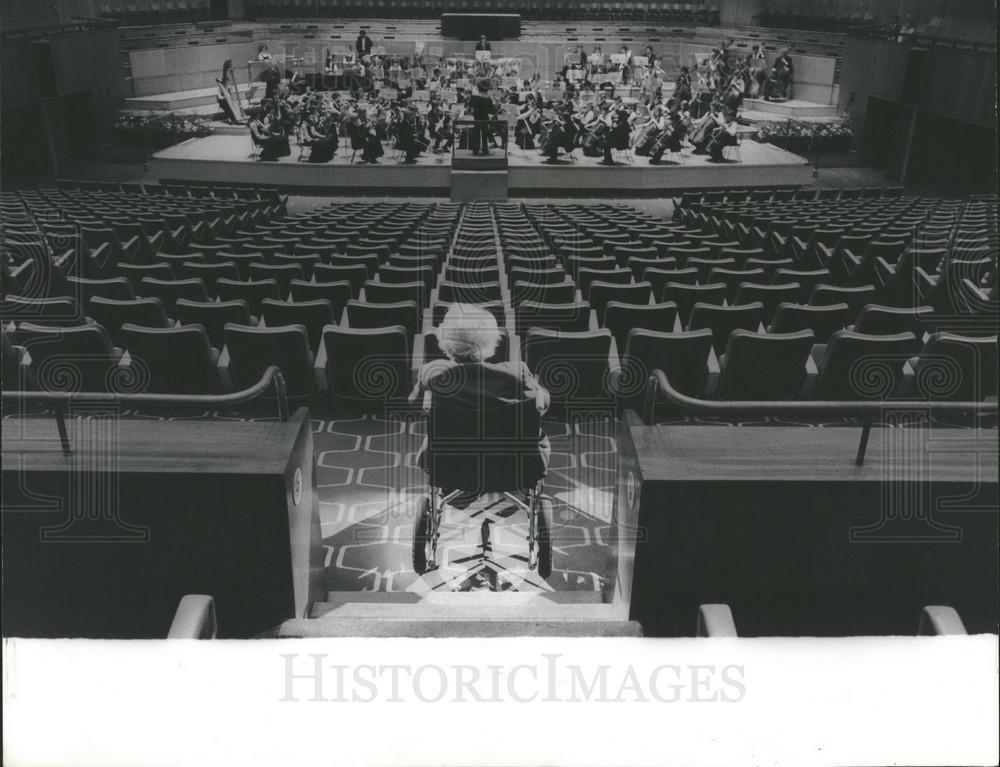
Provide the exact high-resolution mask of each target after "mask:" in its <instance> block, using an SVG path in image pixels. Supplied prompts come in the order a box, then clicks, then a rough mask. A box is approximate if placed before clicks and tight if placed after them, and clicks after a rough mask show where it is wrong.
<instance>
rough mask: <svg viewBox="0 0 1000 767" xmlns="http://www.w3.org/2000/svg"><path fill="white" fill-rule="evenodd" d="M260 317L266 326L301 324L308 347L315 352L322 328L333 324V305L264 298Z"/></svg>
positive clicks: (320, 301) (322, 302)
mask: <svg viewBox="0 0 1000 767" xmlns="http://www.w3.org/2000/svg"><path fill="white" fill-rule="evenodd" d="M260 307H261V308H260V312H261V318H262V319H263V320H264V324H265V326H267V327H281V326H283V325H301V326H302V327H304V328H305V329H306V334H307V335H308V337H309V348H310V349H311V350H312V351H313V352H314V353H315V352H316V351H318V349H319V344H320V341H321V340H322V337H323V328H325V327H326V326H327V325H333V324H335V323H334V316H333V306H332V305H331V304H330V302H329V301H327V300H325V299H320V300H316V301H298V302H294V303H291V302H288V301H276V300H275V299H273V298H265V299H264V300H263V301H261V304H260Z"/></svg>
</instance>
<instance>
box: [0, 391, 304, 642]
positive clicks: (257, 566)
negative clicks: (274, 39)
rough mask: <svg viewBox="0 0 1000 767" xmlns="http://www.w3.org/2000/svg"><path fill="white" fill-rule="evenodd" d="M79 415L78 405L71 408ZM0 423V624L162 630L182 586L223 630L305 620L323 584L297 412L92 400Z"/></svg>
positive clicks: (30, 632) (56, 632) (119, 632)
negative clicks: (137, 407)
mask: <svg viewBox="0 0 1000 767" xmlns="http://www.w3.org/2000/svg"><path fill="white" fill-rule="evenodd" d="M78 414H82V413H78ZM87 414H89V415H90V416H91V417H90V418H74V419H71V420H69V422H68V426H69V436H70V441H71V444H72V447H73V452H72V453H71V454H70V455H64V454H63V453H62V451H61V449H60V445H59V441H58V438H57V433H56V424H55V422H54V421H53V420H52V419H51V418H26V419H21V420H16V419H15V420H8V421H6V422H5V428H4V433H3V486H4V509H3V513H4V541H3V558H4V582H3V596H4V633H5V634H6V635H8V636H21V637H93V638H155V637H163V636H166V632H167V630H168V628H169V626H170V621H171V618H172V616H173V611H174V608H175V607H176V606H177V602H178V600H179V599H180V597H181V596H183V595H184V594H188V593H200V594H211V595H213V596H214V597H215V599H216V602H217V607H218V612H219V615H220V636H222V637H231V638H246V637H253V636H256V635H258V634H260V633H262V632H267V631H269V630H270V629H272V628H274V627H276V626H277V625H278V624H280V623H281V622H282V621H284V620H286V619H289V618H295V617H299V618H301V617H305V615H306V613H307V610H308V606H309V605H310V604H311V603H312V602H313V601H315V600H317V599H318V598H320V597H322V596H323V591H322V588H323V581H322V577H323V575H322V573H323V571H322V545H321V540H320V532H319V516H318V502H317V498H316V492H315V478H314V472H313V445H312V433H311V429H310V421H309V414H308V411H307V410H305V409H301V410H299V411H298V412H296V413H295V414H294V415H293V416H292V418H291V419H290V420H289V421H288V422H287V423H280V422H255V423H243V422H222V421H158V420H148V419H134V418H118V417H116V416H115V415H114V414H113V413H111V414H108V413H105V412H98V411H91V412H89V413H87Z"/></svg>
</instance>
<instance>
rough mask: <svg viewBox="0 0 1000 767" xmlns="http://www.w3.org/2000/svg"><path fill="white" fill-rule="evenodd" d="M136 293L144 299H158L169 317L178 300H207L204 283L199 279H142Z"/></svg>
mask: <svg viewBox="0 0 1000 767" xmlns="http://www.w3.org/2000/svg"><path fill="white" fill-rule="evenodd" d="M138 292H139V294H140V295H141V296H143V297H144V298H159V299H160V300H161V301H163V306H164V308H165V309H166V310H167V313H168V314H170V315H171V316H172V315H173V311H174V304H176V303H177V299H178V298H186V299H188V300H189V301H208V300H209V299H208V290H206V288H205V283H204V282H202V281H201V279H199V278H193V279H188V280H160V279H157V278H155V277H143V278H142V281H141V283H140V285H139V290H138Z"/></svg>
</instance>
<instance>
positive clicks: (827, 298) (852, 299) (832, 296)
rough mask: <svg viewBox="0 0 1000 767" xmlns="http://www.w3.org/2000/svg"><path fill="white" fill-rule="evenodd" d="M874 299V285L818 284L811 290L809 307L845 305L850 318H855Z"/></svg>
mask: <svg viewBox="0 0 1000 767" xmlns="http://www.w3.org/2000/svg"><path fill="white" fill-rule="evenodd" d="M874 298H875V286H874V285H856V286H854V287H841V286H839V285H827V284H825V283H820V284H819V285H816V286H815V287H813V289H812V293H811V294H810V295H809V304H810V305H811V306H826V305H828V304H840V303H844V304H847V306H848V309H849V313H850V315H851V316H852V317H857V316H858V312H860V311H861V308H862V307H863V306H865V304H870V303H871V302H872V300H873V299H874Z"/></svg>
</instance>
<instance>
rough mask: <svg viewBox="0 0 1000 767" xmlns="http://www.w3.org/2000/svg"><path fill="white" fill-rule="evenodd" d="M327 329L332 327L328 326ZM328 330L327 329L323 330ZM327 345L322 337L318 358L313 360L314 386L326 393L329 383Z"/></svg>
mask: <svg viewBox="0 0 1000 767" xmlns="http://www.w3.org/2000/svg"><path fill="white" fill-rule="evenodd" d="M326 327H332V326H330V325H327V326H326ZM323 329H324V330H326V328H323ZM326 363H327V356H326V344H325V343H323V341H322V337H321V340H320V344H319V350H318V351H317V352H316V358H315V359H314V360H313V386H315V387H316V390H317V391H326V390H327V388H328V383H327V380H326Z"/></svg>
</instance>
